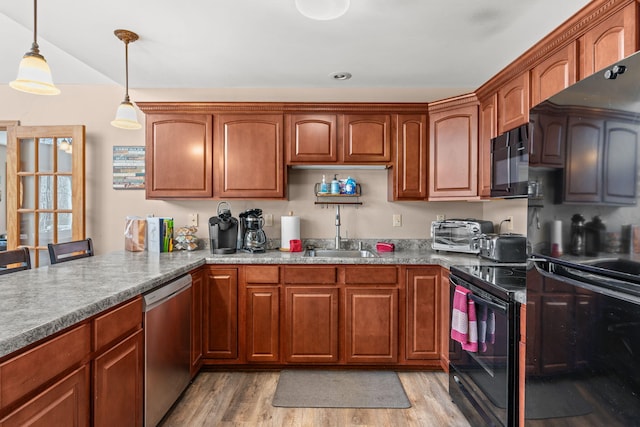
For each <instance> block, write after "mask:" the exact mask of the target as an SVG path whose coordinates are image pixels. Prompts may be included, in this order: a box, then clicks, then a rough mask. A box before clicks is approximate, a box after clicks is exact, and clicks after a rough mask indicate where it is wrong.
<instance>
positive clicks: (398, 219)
mask: <svg viewBox="0 0 640 427" xmlns="http://www.w3.org/2000/svg"><path fill="white" fill-rule="evenodd" d="M393 226H394V227H402V215H400V214H394V215H393Z"/></svg>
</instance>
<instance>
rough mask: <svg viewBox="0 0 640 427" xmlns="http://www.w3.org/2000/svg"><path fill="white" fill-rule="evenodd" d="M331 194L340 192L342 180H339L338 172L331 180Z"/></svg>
mask: <svg viewBox="0 0 640 427" xmlns="http://www.w3.org/2000/svg"><path fill="white" fill-rule="evenodd" d="M331 194H340V182H338V174H335V175H334V176H333V180H332V181H331Z"/></svg>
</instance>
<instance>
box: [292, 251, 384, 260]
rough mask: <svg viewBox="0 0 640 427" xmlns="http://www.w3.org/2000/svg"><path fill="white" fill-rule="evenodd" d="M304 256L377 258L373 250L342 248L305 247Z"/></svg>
mask: <svg viewBox="0 0 640 427" xmlns="http://www.w3.org/2000/svg"><path fill="white" fill-rule="evenodd" d="M304 256H306V257H325V258H378V257H379V256H380V255H378V254H377V253H375V252H372V251H369V250H365V249H363V250H342V249H307V250H306V251H305V252H304Z"/></svg>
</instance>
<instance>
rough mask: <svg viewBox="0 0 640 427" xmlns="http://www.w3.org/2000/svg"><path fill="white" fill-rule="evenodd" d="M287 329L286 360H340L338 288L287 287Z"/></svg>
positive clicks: (318, 361)
mask: <svg viewBox="0 0 640 427" xmlns="http://www.w3.org/2000/svg"><path fill="white" fill-rule="evenodd" d="M284 331H285V336H284V339H285V341H286V342H285V348H286V354H285V359H286V361H287V362H293V363H310V362H311V363H313V362H315V363H330V362H337V361H338V288H335V287H313V286H307V287H287V288H286V292H285V327H284Z"/></svg>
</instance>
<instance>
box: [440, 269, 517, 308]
mask: <svg viewBox="0 0 640 427" xmlns="http://www.w3.org/2000/svg"><path fill="white" fill-rule="evenodd" d="M451 274H453V275H456V276H458V277H461V278H463V279H465V280H466V281H468V282H470V283H472V284H474V285H475V286H477V287H479V288H480V289H482V290H484V291H486V292H489V293H490V294H492V295H495V296H496V297H498V298H500V299H502V300H506V301H513V300H514V299H515V295H516V293H519V292H524V291H525V290H526V285H527V267H526V264H509V265H505V264H490V265H464V266H463V265H457V266H452V267H451Z"/></svg>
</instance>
